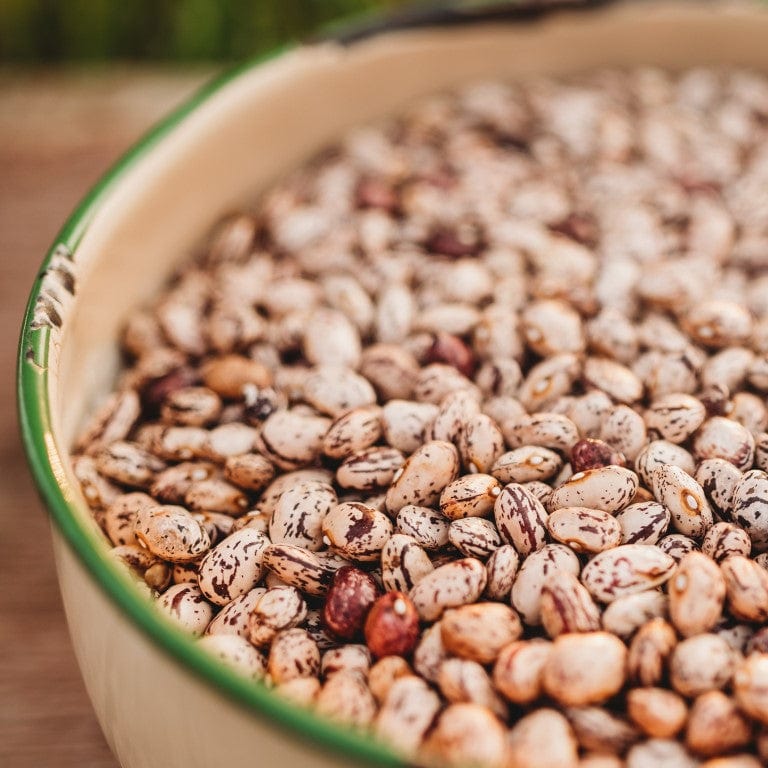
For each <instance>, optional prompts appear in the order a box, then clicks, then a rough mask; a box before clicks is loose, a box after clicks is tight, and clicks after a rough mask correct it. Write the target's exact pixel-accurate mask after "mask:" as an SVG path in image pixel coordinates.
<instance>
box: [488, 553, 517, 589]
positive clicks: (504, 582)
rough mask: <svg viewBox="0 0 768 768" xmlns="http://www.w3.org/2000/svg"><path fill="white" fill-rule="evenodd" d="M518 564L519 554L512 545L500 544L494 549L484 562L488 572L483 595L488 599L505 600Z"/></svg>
mask: <svg viewBox="0 0 768 768" xmlns="http://www.w3.org/2000/svg"><path fill="white" fill-rule="evenodd" d="M519 565H520V556H519V555H518V554H517V550H516V549H515V548H514V547H513V546H512V545H510V544H502V545H501V546H500V547H498V548H497V549H495V550H494V551H493V553H492V554H491V556H490V557H489V558H488V562H487V563H486V564H485V570H486V571H487V573H488V583H487V584H486V585H485V596H486V597H487V598H488V599H490V600H507V599H508V598H509V593H510V592H511V590H512V584H513V583H514V581H515V575H516V574H517V569H518V567H519Z"/></svg>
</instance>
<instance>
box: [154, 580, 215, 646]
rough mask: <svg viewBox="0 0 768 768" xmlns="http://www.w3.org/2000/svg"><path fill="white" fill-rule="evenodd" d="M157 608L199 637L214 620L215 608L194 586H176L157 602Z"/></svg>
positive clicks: (170, 588) (169, 589)
mask: <svg viewBox="0 0 768 768" xmlns="http://www.w3.org/2000/svg"><path fill="white" fill-rule="evenodd" d="M157 607H158V608H159V609H160V610H161V611H162V612H163V613H164V614H165V615H166V616H168V617H169V618H170V619H171V621H173V622H174V624H176V625H178V626H179V627H181V628H182V629H184V630H185V631H187V632H190V633H191V634H193V635H196V636H199V635H202V634H203V632H205V628H206V627H207V626H208V624H209V623H210V621H211V619H212V618H213V608H212V607H211V604H210V603H208V602H207V601H206V600H205V598H204V597H203V595H202V593H201V592H200V590H199V589H198V588H197V587H196V586H195V585H194V584H174V585H173V586H172V587H169V588H168V589H167V590H166V591H165V592H164V593H163V594H162V595H161V596H160V598H159V600H158V601H157Z"/></svg>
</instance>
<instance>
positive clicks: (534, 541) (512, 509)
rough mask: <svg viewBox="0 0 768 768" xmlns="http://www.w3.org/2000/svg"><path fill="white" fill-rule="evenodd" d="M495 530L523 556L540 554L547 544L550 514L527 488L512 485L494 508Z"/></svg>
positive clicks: (502, 493)
mask: <svg viewBox="0 0 768 768" xmlns="http://www.w3.org/2000/svg"><path fill="white" fill-rule="evenodd" d="M493 515H494V519H495V521H496V528H497V529H498V531H499V534H500V536H501V538H502V540H503V541H504V542H505V543H507V544H512V546H514V547H515V549H516V550H517V551H518V552H519V553H520V554H521V555H528V554H530V553H531V552H535V551H537V550H540V549H541V548H542V547H543V546H544V545H545V544H546V541H547V512H546V510H545V509H544V505H543V504H542V503H541V502H540V501H539V500H538V499H537V498H536V497H535V496H534V495H533V494H532V493H531V492H530V491H529V490H528V489H526V488H525V487H524V486H522V485H519V484H516V483H510V484H509V485H507V486H505V487H504V489H503V490H502V491H501V493H500V494H499V496H498V498H497V499H496V502H495V504H494V507H493Z"/></svg>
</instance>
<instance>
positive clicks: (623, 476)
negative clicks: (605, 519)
mask: <svg viewBox="0 0 768 768" xmlns="http://www.w3.org/2000/svg"><path fill="white" fill-rule="evenodd" d="M637 486H638V479H637V475H636V474H635V473H634V472H632V470H630V469H626V468H624V467H617V466H608V467H601V468H600V469H589V470H587V471H586V472H577V473H576V474H575V475H571V477H570V478H569V479H568V480H567V481H566V482H564V483H563V484H562V485H560V486H559V487H557V488H555V490H554V491H552V495H551V496H550V497H549V502H548V504H547V507H548V508H549V511H550V512H553V511H554V510H556V509H560V508H561V507H589V508H590V509H601V510H603V511H605V512H617V511H619V510H620V509H623V508H624V507H626V506H627V505H628V504H629V503H630V502H631V501H632V498H633V496H634V495H635V491H636V490H637Z"/></svg>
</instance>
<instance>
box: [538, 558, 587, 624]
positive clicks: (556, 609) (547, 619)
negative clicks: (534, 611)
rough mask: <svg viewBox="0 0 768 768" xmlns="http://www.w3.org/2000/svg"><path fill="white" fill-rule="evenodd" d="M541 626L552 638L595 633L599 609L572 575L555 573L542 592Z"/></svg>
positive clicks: (561, 572)
mask: <svg viewBox="0 0 768 768" xmlns="http://www.w3.org/2000/svg"><path fill="white" fill-rule="evenodd" d="M541 623H542V624H543V625H544V629H545V630H546V633H547V634H548V635H549V636H550V637H551V638H555V637H558V636H559V635H562V634H566V633H568V632H596V631H597V630H598V629H600V609H599V608H598V607H597V605H595V603H594V601H593V600H592V597H591V595H590V594H589V592H588V591H587V590H586V589H585V588H584V587H583V586H582V585H581V584H580V583H579V580H578V579H577V578H576V577H575V576H574V575H573V574H571V573H568V572H566V571H556V572H555V573H553V574H552V575H551V576H550V577H549V579H547V581H546V582H545V583H544V586H543V588H542V590H541Z"/></svg>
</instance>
